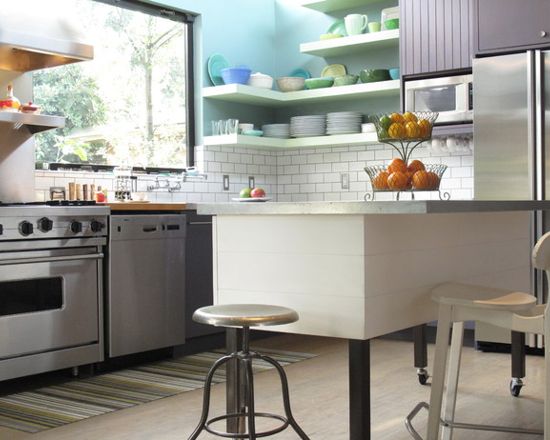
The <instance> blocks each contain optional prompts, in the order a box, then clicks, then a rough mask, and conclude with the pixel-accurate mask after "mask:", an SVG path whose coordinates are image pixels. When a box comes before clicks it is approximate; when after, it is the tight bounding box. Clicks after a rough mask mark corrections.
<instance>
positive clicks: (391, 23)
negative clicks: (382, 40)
mask: <svg viewBox="0 0 550 440" xmlns="http://www.w3.org/2000/svg"><path fill="white" fill-rule="evenodd" d="M384 28H386V29H387V30H390V29H399V18H390V19H389V20H386V21H385V22H384Z"/></svg>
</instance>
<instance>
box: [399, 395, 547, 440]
mask: <svg viewBox="0 0 550 440" xmlns="http://www.w3.org/2000/svg"><path fill="white" fill-rule="evenodd" d="M422 409H426V410H428V411H429V410H430V405H428V404H427V403H426V402H420V403H418V404H417V405H416V406H415V407H414V408H413V410H412V411H411V412H410V413H409V414H408V415H407V417H405V426H406V428H407V431H408V432H409V434H411V436H412V438H414V439H415V440H424V439H423V438H422V436H421V435H420V434H419V433H418V432H417V431H416V429H414V426H413V425H412V421H413V419H414V418H415V417H416V416H417V414H418V413H419V412H420V410H422ZM441 425H442V426H445V427H447V428H453V429H468V430H472V431H495V432H511V433H514V434H530V435H543V434H544V432H543V431H542V430H538V429H525V428H516V427H512V426H496V425H478V424H475V423H459V422H448V421H446V420H443V419H441Z"/></svg>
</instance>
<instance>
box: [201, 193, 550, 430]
mask: <svg viewBox="0 0 550 440" xmlns="http://www.w3.org/2000/svg"><path fill="white" fill-rule="evenodd" d="M549 208H550V202H534V201H399V202H325V203H323V202H313V203H220V204H204V205H202V204H201V205H198V206H197V209H198V213H199V214H214V215H215V218H214V223H213V224H214V228H213V234H214V301H215V303H216V304H226V303H264V304H275V305H282V306H287V307H291V308H293V309H295V310H296V311H297V312H298V313H299V315H300V320H299V321H298V322H296V323H293V324H289V325H286V326H280V327H276V328H272V330H275V331H281V332H291V333H301V334H312V335H322V336H331V337H339V338H346V339H349V340H350V424H351V426H350V438H351V439H353V440H359V439H361V440H364V439H369V438H370V402H369V369H368V367H369V365H368V364H369V352H368V341H369V339H372V338H374V337H377V336H380V335H384V334H387V333H390V332H394V331H397V330H401V329H405V328H408V327H413V326H417V325H419V324H424V323H426V322H429V321H433V320H435V319H436V307H435V305H434V304H433V303H432V302H431V300H430V290H431V289H432V288H433V287H434V286H435V285H437V284H439V283H442V282H446V281H458V282H464V283H471V284H479V285H486V286H493V287H503V288H508V289H518V290H523V291H529V288H530V251H531V246H532V244H533V243H532V237H531V228H530V217H531V215H532V212H533V211H536V210H547V209H549ZM270 329H271V328H270ZM233 336H234V335H233ZM229 386H230V387H232V386H234V384H232V383H231V381H230V382H229ZM233 391H234V390H233Z"/></svg>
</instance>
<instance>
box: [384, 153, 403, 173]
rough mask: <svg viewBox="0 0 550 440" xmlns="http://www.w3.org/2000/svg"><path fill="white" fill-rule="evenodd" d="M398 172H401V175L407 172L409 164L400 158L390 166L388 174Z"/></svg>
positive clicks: (394, 160) (395, 159)
mask: <svg viewBox="0 0 550 440" xmlns="http://www.w3.org/2000/svg"><path fill="white" fill-rule="evenodd" d="M396 171H399V172H401V173H406V172H407V164H406V163H405V161H404V160H403V159H401V158H400V157H396V158H394V159H393V160H392V161H391V162H390V164H389V165H388V173H390V174H391V173H395V172H396Z"/></svg>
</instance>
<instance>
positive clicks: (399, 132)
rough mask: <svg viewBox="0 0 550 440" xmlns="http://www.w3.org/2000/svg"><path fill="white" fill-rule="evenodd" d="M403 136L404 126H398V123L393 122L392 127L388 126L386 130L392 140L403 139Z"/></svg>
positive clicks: (404, 132)
mask: <svg viewBox="0 0 550 440" xmlns="http://www.w3.org/2000/svg"><path fill="white" fill-rule="evenodd" d="M405 134H406V130H405V126H404V125H403V124H400V123H399V122H394V123H393V124H392V125H390V128H388V135H389V136H390V137H391V138H392V139H403V138H404V137H405Z"/></svg>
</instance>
